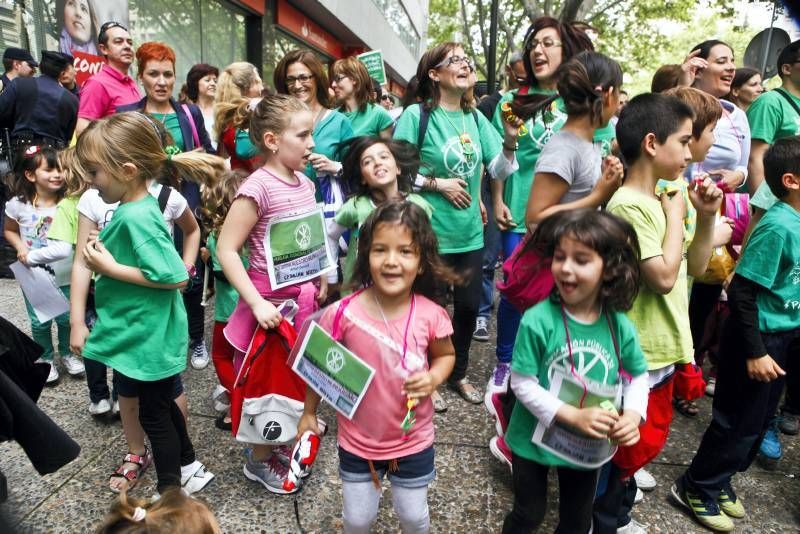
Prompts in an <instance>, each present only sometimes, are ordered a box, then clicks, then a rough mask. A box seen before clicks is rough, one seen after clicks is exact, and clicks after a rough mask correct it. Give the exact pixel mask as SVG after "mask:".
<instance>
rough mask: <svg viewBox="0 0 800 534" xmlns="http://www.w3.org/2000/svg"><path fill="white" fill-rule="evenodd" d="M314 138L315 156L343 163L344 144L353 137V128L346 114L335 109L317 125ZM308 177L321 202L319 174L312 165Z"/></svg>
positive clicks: (308, 166) (307, 167) (307, 168)
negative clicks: (319, 155)
mask: <svg viewBox="0 0 800 534" xmlns="http://www.w3.org/2000/svg"><path fill="white" fill-rule="evenodd" d="M312 136H313V137H314V154H322V155H323V156H325V157H326V158H328V159H330V160H332V161H342V158H343V157H344V154H343V153H342V151H341V149H342V144H343V143H344V142H345V141H347V140H348V139H350V138H351V137H353V126H352V125H351V124H350V119H348V118H347V117H345V116H344V113H340V112H338V111H336V110H335V109H334V110H331V112H330V113H328V114H327V116H325V118H323V119H322V120H321V121H319V123H317V125H316V126H315V127H314V132H313V133H312ZM306 176H308V177H309V178H310V179H311V181H312V182H314V187H315V194H316V197H317V201H321V200H322V191H321V190H320V187H319V179H318V178H317V172H316V171H315V170H314V167H313V166H312V165H311V164H310V163H309V164H308V165H307V166H306Z"/></svg>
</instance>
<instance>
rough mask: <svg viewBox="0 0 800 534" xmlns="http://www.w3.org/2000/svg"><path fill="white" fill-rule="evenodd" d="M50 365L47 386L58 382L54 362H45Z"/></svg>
mask: <svg viewBox="0 0 800 534" xmlns="http://www.w3.org/2000/svg"><path fill="white" fill-rule="evenodd" d="M47 363H49V364H50V374H49V375H47V382H46V383H47V384H55V383H56V382H57V381H58V369H56V364H55V363H54V362H47Z"/></svg>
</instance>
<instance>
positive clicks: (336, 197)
mask: <svg viewBox="0 0 800 534" xmlns="http://www.w3.org/2000/svg"><path fill="white" fill-rule="evenodd" d="M273 80H274V82H275V90H276V91H278V92H279V93H282V94H287V95H292V96H293V97H295V98H297V99H298V100H300V101H302V102H304V103H305V104H306V105H307V106H308V107H309V109H310V110H311V115H312V117H314V131H313V132H312V136H313V138H314V152H313V153H312V154H311V156H310V157H309V158H308V166H307V167H306V176H308V177H309V178H310V179H311V181H312V182H314V185H315V186H316V189H317V200H318V201H321V202H322V203H323V213H324V215H325V223H326V224H327V225H328V228H329V229H330V228H332V227H333V225H334V224H335V221H334V217H335V216H336V212H337V211H339V208H341V207H342V204H344V199H345V196H346V194H347V192H346V191H343V190H342V180H341V175H342V163H341V161H342V156H343V154H342V153H341V152H340V148H341V147H342V145H343V144H344V142H345V141H347V140H348V139H350V138H351V137H353V127H352V125H351V124H350V119H348V118H347V117H345V115H344V113H340V112H338V111H336V110H334V109H331V108H332V105H331V98H330V95H329V94H328V76H327V75H326V74H325V69H324V68H323V66H322V63H321V62H320V60H319V58H317V56H316V54H314V53H313V52H309V51H308V50H292V51H291V52H289V53H287V54H286V55H285V56H283V58H282V59H281V60H280V61H279V62H278V65H277V66H276V67H275V74H274V77H273ZM330 245H331V250H332V251H333V254H334V256H335V257H336V258H338V252H339V246H338V243H330ZM338 281H339V280H338V273H337V272H336V271H333V272H331V273H329V274H328V284H331V285H333V284H336V283H337V282H338ZM332 289H333V288H331V289H329V290H328V291H329V294H331V293H330V291H331V290H332Z"/></svg>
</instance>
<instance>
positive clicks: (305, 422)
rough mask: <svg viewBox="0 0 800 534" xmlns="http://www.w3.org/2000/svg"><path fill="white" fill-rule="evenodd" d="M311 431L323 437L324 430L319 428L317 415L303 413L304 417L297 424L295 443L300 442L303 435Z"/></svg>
mask: <svg viewBox="0 0 800 534" xmlns="http://www.w3.org/2000/svg"><path fill="white" fill-rule="evenodd" d="M309 430H310V431H311V432H313V433H314V434H316V435H318V436H321V435H322V429H320V428H319V424H318V423H317V414H313V413H305V412H303V415H301V416H300V421H298V422H297V436H296V437H295V438H294V439H295V441H299V440H300V438H301V437H303V434H305V433H306V432H307V431H309Z"/></svg>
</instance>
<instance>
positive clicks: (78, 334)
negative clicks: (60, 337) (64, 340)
mask: <svg viewBox="0 0 800 534" xmlns="http://www.w3.org/2000/svg"><path fill="white" fill-rule="evenodd" d="M88 338H89V329H88V328H87V327H86V324H85V323H84V322H82V321H81V323H80V324H77V325H71V329H70V331H69V350H70V351H71V352H72V353H73V354H77V355H78V356H81V355H82V354H81V353H82V352H83V346H84V345H86V340H87V339H88Z"/></svg>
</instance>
